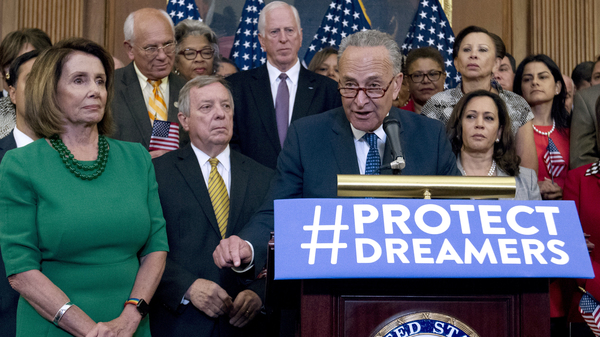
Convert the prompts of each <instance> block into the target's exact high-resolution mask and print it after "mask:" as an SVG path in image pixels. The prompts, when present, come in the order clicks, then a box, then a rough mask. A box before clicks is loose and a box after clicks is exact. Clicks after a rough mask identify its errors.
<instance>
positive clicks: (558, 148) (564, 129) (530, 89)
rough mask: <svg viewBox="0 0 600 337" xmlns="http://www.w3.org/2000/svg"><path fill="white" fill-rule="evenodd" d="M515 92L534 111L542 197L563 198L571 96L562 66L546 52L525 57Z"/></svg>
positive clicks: (516, 80) (567, 155)
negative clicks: (567, 104) (567, 102)
mask: <svg viewBox="0 0 600 337" xmlns="http://www.w3.org/2000/svg"><path fill="white" fill-rule="evenodd" d="M513 88H514V92H515V93H517V94H519V95H522V96H523V97H524V98H525V100H526V101H527V103H529V105H530V106H531V109H532V110H533V114H534V116H535V117H534V119H533V130H534V131H535V144H536V148H537V155H538V162H539V169H538V181H539V185H540V191H541V193H542V198H544V199H562V193H563V192H562V190H563V188H564V183H565V179H566V177H567V171H568V170H569V127H570V124H571V119H570V115H569V113H567V110H566V108H565V97H566V95H567V93H566V89H565V82H564V81H563V77H562V74H561V72H560V69H559V68H558V66H557V65H556V63H554V61H552V59H551V58H550V57H548V56H546V55H544V54H539V55H531V56H528V57H527V58H525V59H524V60H523V61H522V62H521V64H519V67H518V68H517V72H516V74H515V81H514V85H513Z"/></svg>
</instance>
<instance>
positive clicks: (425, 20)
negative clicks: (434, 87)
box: [401, 0, 461, 89]
mask: <svg viewBox="0 0 600 337" xmlns="http://www.w3.org/2000/svg"><path fill="white" fill-rule="evenodd" d="M429 46H431V47H435V48H437V50H438V51H439V52H440V53H441V54H442V57H443V58H444V60H445V66H446V83H444V89H450V88H454V87H456V85H457V84H458V82H460V80H461V77H460V74H459V73H458V72H457V71H456V68H455V67H454V58H453V57H452V47H453V46H454V32H452V28H451V27H450V23H449V22H448V19H447V18H446V14H445V13H444V9H443V8H442V6H440V3H439V1H438V0H422V1H421V2H420V3H419V8H418V9H417V14H415V18H414V19H413V22H412V24H411V25H410V28H409V29H408V34H406V39H404V43H403V44H402V47H401V48H402V52H403V53H404V54H405V55H406V54H408V52H409V51H411V49H416V48H420V47H429Z"/></svg>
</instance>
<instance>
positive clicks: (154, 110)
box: [148, 80, 167, 121]
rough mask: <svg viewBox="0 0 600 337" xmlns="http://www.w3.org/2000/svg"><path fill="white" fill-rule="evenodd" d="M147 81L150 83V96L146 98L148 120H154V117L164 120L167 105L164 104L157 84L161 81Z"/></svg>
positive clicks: (165, 118)
mask: <svg viewBox="0 0 600 337" xmlns="http://www.w3.org/2000/svg"><path fill="white" fill-rule="evenodd" d="M148 83H150V84H152V96H150V98H149V99H148V107H149V109H148V115H149V116H150V120H152V121H154V120H155V119H158V120H161V121H166V120H167V105H166V104H165V100H164V98H163V95H162V92H161V91H160V87H159V86H160V83H161V81H160V80H158V81H151V80H148Z"/></svg>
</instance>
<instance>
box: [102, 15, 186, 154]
mask: <svg viewBox="0 0 600 337" xmlns="http://www.w3.org/2000/svg"><path fill="white" fill-rule="evenodd" d="M124 34H125V41H124V46H125V51H126V52H127V55H128V56H129V59H130V60H131V61H132V62H131V63H130V64H129V65H127V66H125V67H124V68H121V69H117V70H116V71H115V82H114V83H115V95H114V99H113V102H112V105H111V108H112V112H113V117H114V119H115V124H116V131H115V133H114V134H113V138H115V139H119V140H125V141H130V142H137V143H141V144H142V145H144V146H145V147H146V148H147V149H148V148H149V146H150V139H151V136H152V126H153V124H154V121H155V120H162V121H169V122H177V121H178V119H177V113H178V112H179V109H178V108H177V98H178V96H179V90H180V89H181V88H182V87H183V86H184V84H185V80H184V79H183V78H181V77H179V76H177V75H175V74H174V73H172V72H171V71H172V70H173V62H174V59H175V50H176V47H177V44H176V42H175V34H174V30H173V22H172V21H171V18H170V16H169V14H167V13H166V12H165V11H162V10H158V9H154V8H142V9H140V10H137V11H135V12H133V13H131V14H129V16H128V17H127V19H126V20H125V25H124ZM188 142H189V137H188V135H187V133H186V132H184V131H183V130H179V145H180V147H181V146H183V145H185V144H187V143H188ZM165 152H167V151H166V150H156V151H150V154H151V155H152V157H153V158H155V157H158V156H160V155H162V154H164V153H165Z"/></svg>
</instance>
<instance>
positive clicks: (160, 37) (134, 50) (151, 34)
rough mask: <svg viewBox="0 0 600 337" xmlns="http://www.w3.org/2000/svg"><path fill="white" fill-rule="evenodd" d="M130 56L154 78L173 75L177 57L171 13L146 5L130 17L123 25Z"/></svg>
mask: <svg viewBox="0 0 600 337" xmlns="http://www.w3.org/2000/svg"><path fill="white" fill-rule="evenodd" d="M123 32H124V34H125V42H124V45H125V49H126V51H127V55H128V56H129V59H130V60H132V61H134V62H135V65H136V66H137V67H138V69H139V70H140V71H141V72H142V74H143V75H144V76H146V77H147V78H148V79H150V80H160V79H163V78H165V77H167V76H168V75H169V73H170V72H171V70H172V68H173V60H174V58H175V32H174V28H173V22H172V21H171V18H170V17H169V14H167V12H165V11H163V10H158V9H155V8H142V9H140V10H137V11H135V12H133V13H131V14H129V16H128V17H127V19H126V20H125V25H124V27H123Z"/></svg>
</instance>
